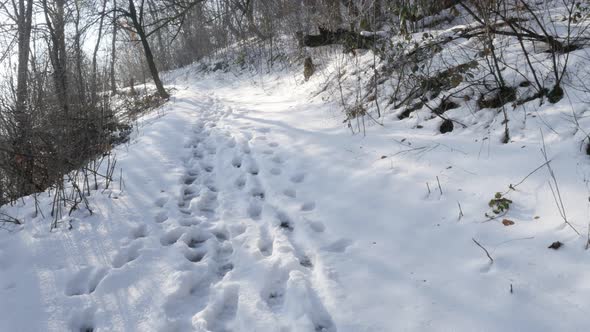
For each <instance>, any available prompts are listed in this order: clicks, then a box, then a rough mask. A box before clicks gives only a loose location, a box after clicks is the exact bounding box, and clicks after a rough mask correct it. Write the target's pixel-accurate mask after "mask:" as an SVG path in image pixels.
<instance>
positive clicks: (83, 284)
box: [65, 267, 108, 296]
mask: <svg viewBox="0 0 590 332" xmlns="http://www.w3.org/2000/svg"><path fill="white" fill-rule="evenodd" d="M107 272H108V269H107V268H105V267H99V268H97V267H85V268H83V269H81V270H80V271H78V272H76V273H74V276H73V277H72V278H71V279H70V280H68V282H67V283H66V287H65V294H66V295H68V296H76V295H84V294H92V293H93V292H94V291H95V290H96V287H98V285H99V284H100V282H101V281H102V280H103V279H104V277H105V276H106V275H107Z"/></svg>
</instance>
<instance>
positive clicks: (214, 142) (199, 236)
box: [0, 72, 590, 332]
mask: <svg viewBox="0 0 590 332" xmlns="http://www.w3.org/2000/svg"><path fill="white" fill-rule="evenodd" d="M181 74H183V75H186V76H187V77H188V74H186V73H183V72H181ZM181 82H182V84H181V83H179V84H177V86H176V88H177V90H176V92H175V94H174V97H173V99H172V100H171V102H170V103H169V104H168V105H167V106H165V107H164V109H163V110H162V111H161V112H158V113H157V114H156V113H155V114H152V115H150V116H148V117H146V118H145V119H143V122H141V123H140V126H139V129H138V131H139V132H138V133H137V134H135V135H134V139H133V142H132V143H131V144H130V145H129V146H122V147H119V148H117V153H118V165H120V166H121V168H122V169H123V174H124V179H125V181H124V182H125V183H124V186H123V188H122V190H119V186H118V184H117V185H115V188H110V189H107V190H104V192H103V190H102V189H104V188H101V190H99V191H97V192H94V193H93V194H92V196H91V197H90V201H91V204H92V206H93V208H94V214H93V215H89V214H88V213H87V212H85V211H82V210H80V211H76V212H74V213H73V215H72V217H71V218H65V219H64V220H63V223H62V225H69V224H71V225H72V227H73V229H72V230H68V227H66V226H64V227H61V228H60V229H59V230H58V231H57V232H54V233H49V232H48V228H49V222H48V219H49V218H50V217H49V216H48V215H47V214H46V215H45V218H44V217H43V216H41V215H39V216H36V217H35V216H34V215H33V213H32V211H33V210H32V207H33V205H32V203H31V201H30V200H29V201H28V202H27V204H26V205H24V206H23V205H22V204H19V205H17V206H15V207H12V208H9V209H8V210H7V212H8V213H10V214H12V215H16V216H18V217H20V218H22V219H24V220H25V221H26V224H25V226H24V229H23V230H21V231H19V232H16V233H7V232H1V233H0V331H76V332H77V331H211V332H223V331H235V332H240V331H244V332H250V331H262V332H266V331H270V332H275V331H277V332H307V331H310V332H320V331H324V332H336V331H338V332H364V331H510V330H522V331H554V330H564V331H584V330H585V329H586V328H587V323H588V319H587V312H588V311H589V310H590V305H589V304H588V302H587V298H588V297H589V296H590V287H588V286H587V285H588V284H587V282H586V280H588V278H589V277H590V276H589V273H588V272H587V270H588V269H587V268H584V265H583V263H582V262H585V261H586V260H587V251H585V250H584V249H583V244H584V243H583V239H582V238H580V237H577V236H575V235H574V234H572V232H571V230H569V229H568V228H564V227H563V225H562V223H561V222H560V220H559V217H558V215H557V212H556V210H555V208H554V206H553V205H552V204H553V202H552V199H553V198H552V196H551V194H550V191H549V188H548V186H547V182H546V180H547V177H546V174H542V173H541V172H539V173H536V174H534V175H533V176H531V177H530V178H529V179H528V180H527V182H526V183H525V184H523V185H522V186H521V187H520V188H519V190H518V191H517V192H514V193H512V194H511V196H510V197H511V199H512V200H513V201H514V204H513V206H512V207H511V211H510V214H509V215H508V217H509V218H510V219H511V220H514V222H515V224H514V225H513V226H510V227H506V226H504V225H502V224H501V223H500V220H495V221H491V222H482V221H484V220H485V218H484V216H483V214H484V212H485V211H487V209H488V207H487V202H488V201H489V199H490V198H491V197H492V196H493V194H494V193H495V192H496V191H502V190H505V189H506V187H507V185H508V184H510V183H515V182H516V181H518V180H520V179H521V178H522V177H523V176H524V175H526V174H528V173H529V172H530V171H531V170H533V169H534V168H536V167H537V166H538V165H539V164H541V163H542V160H541V159H540V156H539V153H538V136H535V135H538V129H537V128H533V129H531V130H530V131H529V132H525V130H523V133H522V135H521V136H518V135H519V133H518V132H515V133H514V136H515V137H520V139H521V141H519V142H518V143H516V144H509V145H501V144H497V145H494V144H492V143H489V141H490V140H489V139H486V140H480V139H481V137H482V136H481V134H480V133H479V132H478V129H477V128H474V129H473V131H472V132H469V131H467V130H466V131H465V132H463V133H459V134H456V135H439V134H436V133H434V132H431V131H428V130H427V129H424V130H422V131H420V130H417V129H412V130H410V129H408V128H405V127H404V126H408V124H407V123H404V122H400V121H397V120H396V121H391V124H389V123H387V126H389V127H387V126H386V127H384V128H381V127H377V128H370V130H372V131H371V132H370V134H369V135H367V137H363V136H361V135H357V136H351V135H350V133H349V132H348V131H347V129H346V128H343V126H342V122H341V121H342V120H341V119H342V118H341V114H340V110H339V109H338V108H337V107H334V106H333V105H331V104H325V103H324V102H323V101H321V100H317V98H316V100H309V93H310V91H316V90H317V87H313V86H310V87H308V89H309V91H307V90H305V87H301V86H298V85H296V84H293V81H292V80H290V78H289V77H280V78H268V77H266V78H265V80H262V81H261V80H257V79H256V80H249V79H247V78H243V77H242V78H241V79H239V80H234V79H233V78H232V77H231V76H229V75H227V76H223V75H221V76H220V77H212V78H207V79H204V80H197V79H193V80H188V79H186V80H181ZM556 116H559V115H556ZM386 120H387V119H386ZM529 121H533V120H529ZM525 133H526V135H525ZM474 138H475V139H474ZM546 139H547V142H550V144H551V145H550V146H551V149H552V151H558V153H557V154H555V156H554V158H555V159H554V160H555V161H554V164H553V167H554V169H555V170H556V172H557V173H558V175H559V179H560V186H561V190H562V193H563V195H564V201H565V202H566V205H567V207H568V215H569V217H570V218H571V220H572V221H573V222H574V224H575V225H576V227H578V228H579V229H585V227H586V226H585V224H586V220H587V218H586V212H587V211H586V209H584V208H579V207H583V206H587V203H586V200H587V196H588V191H587V188H586V187H585V183H584V181H582V178H584V177H585V178H590V170H589V169H588V167H586V166H585V164H586V161H585V160H584V159H583V156H579V155H578V154H576V151H573V150H574V147H573V146H574V144H571V143H572V142H571V141H560V140H559V139H558V138H557V137H555V136H551V134H548V135H547V136H546ZM484 142H485V143H484ZM484 144H487V145H484ZM482 151H483V152H482ZM437 178H438V179H440V182H441V186H442V190H443V193H442V194H441V193H439V192H438V191H437V189H436V186H437V185H436V181H437ZM426 183H430V186H431V188H432V192H430V193H429V192H428V191H427V188H426ZM50 201H51V198H49V197H45V196H42V197H41V206H42V207H45V209H48V207H49V206H50ZM458 202H460V204H461V206H462V211H463V212H464V216H463V217H462V218H461V219H460V220H458V207H457V206H458V205H457V203H458ZM46 211H47V210H46ZM472 238H477V239H478V240H479V241H480V242H481V243H483V244H484V245H485V246H487V248H488V249H489V250H490V252H491V254H492V256H493V257H494V263H493V264H489V262H488V259H487V257H486V256H485V254H484V253H483V252H482V251H481V249H480V248H478V247H476V246H475V245H474V244H473V242H472ZM556 240H560V241H562V242H563V243H565V246H564V248H563V249H560V250H559V251H553V250H549V249H547V246H548V244H550V243H552V242H553V241H556ZM511 289H513V292H510V290H511ZM31 317H35V318H34V319H31Z"/></svg>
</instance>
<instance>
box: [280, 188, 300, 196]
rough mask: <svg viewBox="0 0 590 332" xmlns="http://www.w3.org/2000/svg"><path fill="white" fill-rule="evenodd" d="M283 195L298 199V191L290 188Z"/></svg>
mask: <svg viewBox="0 0 590 332" xmlns="http://www.w3.org/2000/svg"><path fill="white" fill-rule="evenodd" d="M283 195H285V196H287V197H291V198H297V191H295V189H292V188H288V189H285V190H283Z"/></svg>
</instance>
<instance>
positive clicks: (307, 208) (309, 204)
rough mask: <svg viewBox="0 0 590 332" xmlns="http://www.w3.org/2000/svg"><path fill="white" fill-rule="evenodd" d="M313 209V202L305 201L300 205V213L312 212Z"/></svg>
mask: <svg viewBox="0 0 590 332" xmlns="http://www.w3.org/2000/svg"><path fill="white" fill-rule="evenodd" d="M313 209H315V202H314V201H306V202H304V203H303V204H302V205H301V211H312V210H313Z"/></svg>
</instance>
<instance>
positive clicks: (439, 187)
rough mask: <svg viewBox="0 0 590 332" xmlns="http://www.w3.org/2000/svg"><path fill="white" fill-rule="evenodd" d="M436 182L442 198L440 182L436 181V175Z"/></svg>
mask: <svg viewBox="0 0 590 332" xmlns="http://www.w3.org/2000/svg"><path fill="white" fill-rule="evenodd" d="M436 182H437V183H438V190H439V191H440V194H441V196H442V194H443V192H442V187H441V186H440V181H439V180H438V175H437V176H436Z"/></svg>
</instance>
